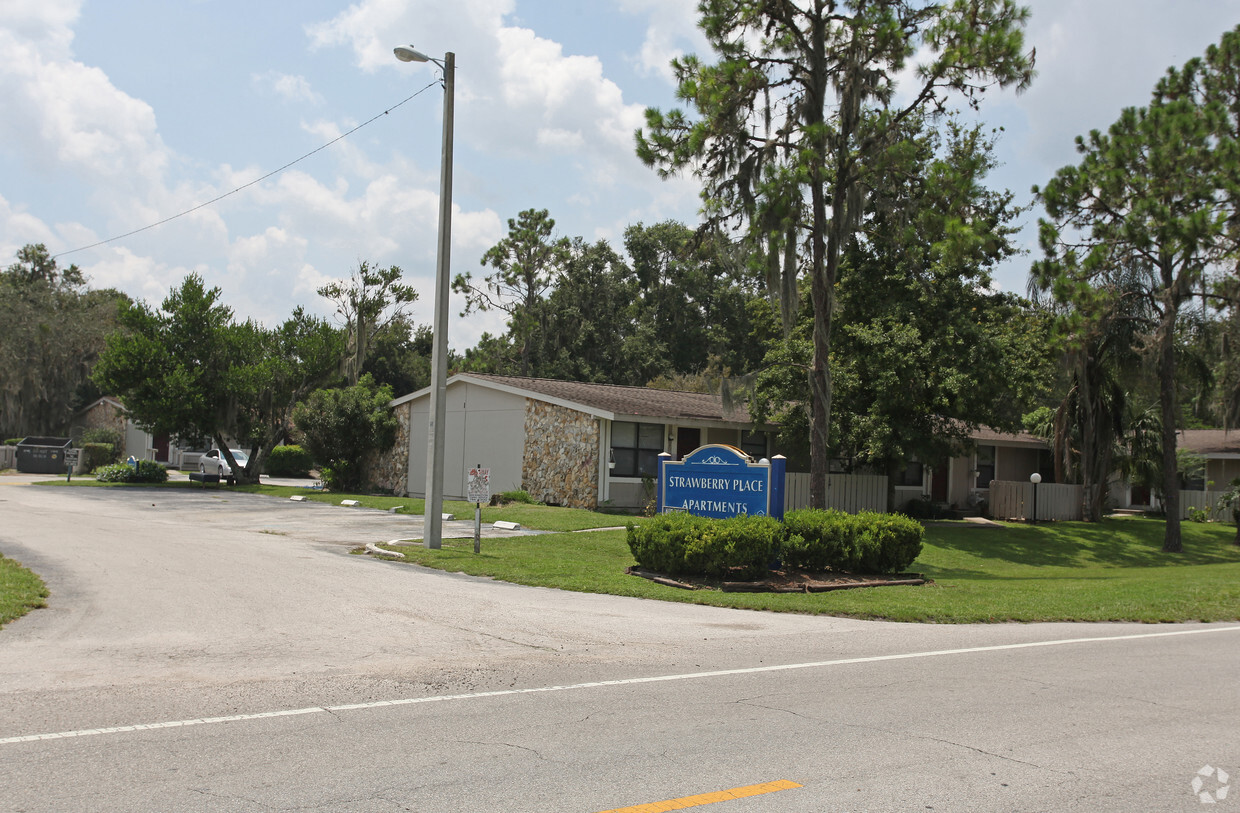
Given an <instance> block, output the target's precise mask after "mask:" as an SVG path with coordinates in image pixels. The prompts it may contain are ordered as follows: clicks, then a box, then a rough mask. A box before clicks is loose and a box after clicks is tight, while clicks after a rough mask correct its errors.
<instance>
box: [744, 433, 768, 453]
mask: <svg viewBox="0 0 1240 813" xmlns="http://www.w3.org/2000/svg"><path fill="white" fill-rule="evenodd" d="M741 451H742V452H744V453H745V454H747V455H749V456H750V457H752V458H753V459H754V460H761V459H762V458H764V457H766V432H758V431H753V432H751V431H749V430H742V431H741Z"/></svg>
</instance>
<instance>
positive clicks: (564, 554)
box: [393, 518, 1240, 623]
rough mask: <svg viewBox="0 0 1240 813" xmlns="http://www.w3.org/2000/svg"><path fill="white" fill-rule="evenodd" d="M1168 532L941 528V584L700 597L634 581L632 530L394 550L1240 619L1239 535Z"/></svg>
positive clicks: (970, 600) (523, 577) (1100, 611)
mask: <svg viewBox="0 0 1240 813" xmlns="http://www.w3.org/2000/svg"><path fill="white" fill-rule="evenodd" d="M1162 532H1163V523H1162V522H1161V521H1159V520H1151V519H1144V518H1133V519H1113V520H1107V521H1106V522H1103V523H1101V524H1098V525H1091V524H1086V523H1056V524H1051V525H1039V526H1036V527H1032V526H1026V525H1016V524H1010V525H1005V526H1003V527H1000V528H986V527H976V526H970V525H965V524H950V525H934V526H931V527H929V528H927V530H926V544H925V548H924V550H923V551H922V554H921V556H920V558H918V560H917V562H916V563H915V564H914V565H913V567H912V569H913V570H915V571H918V572H921V573H924V574H926V575H927V576H929V577H930V578H932V579H934V583H933V584H928V585H922V586H917V587H882V588H871V589H864V590H845V591H838V592H833V593H810V594H762V593H756V594H755V593H723V592H720V591H714V590H698V591H688V590H680V589H677V588H674V587H664V586H662V585H658V584H654V583H652V582H650V581H647V580H646V579H641V578H638V577H635V576H628V575H625V573H624V569H625V568H626V567H627V566H629V565H631V564H633V558H632V556H631V555H630V554H629V550H628V546H627V545H626V544H625V534H624V532H623V531H600V532H594V533H574V534H547V535H542V536H531V537H518V538H509V539H484V540H483V543H482V553H481V554H479V555H477V556H475V555H474V553H473V540H446V541H445V542H444V548H443V549H442V550H439V551H431V550H426V549H425V548H422V547H421V546H420V545H418V544H412V545H410V546H407V547H405V546H402V547H398V548H393V549H394V550H400V551H401V552H403V553H405V554H406V556H407V557H409V559H410V560H411V561H413V562H416V563H418V564H422V565H426V566H429V567H434V568H438V569H442V570H450V571H459V572H464V573H471V574H474V575H481V576H491V577H494V578H497V579H502V580H504V581H510V582H516V583H518V584H529V585H539V586H544V587H555V588H560V589H564V590H578V591H583V592H597V593H611V594H615V595H624V596H640V597H643V598H652V599H661V600H664V601H684V602H694V603H699V604H711V605H717V606H723V607H739V608H749V609H757V610H773V611H778V612H804V613H822V614H829V615H845V616H854V617H858V618H884V619H890V620H895V621H923V622H925V621H929V622H943V623H972V622H999V621H1144V622H1163V621H1234V620H1240V547H1237V546H1236V545H1234V544H1232V541H1231V540H1232V537H1233V536H1234V529H1232V528H1231V527H1230V526H1220V525H1214V524H1212V525H1203V524H1195V523H1185V524H1184V544H1185V548H1186V552H1185V553H1182V554H1177V555H1169V554H1164V553H1162V552H1161V550H1160V548H1161V546H1162ZM393 566H394V567H400V566H402V565H401V563H400V562H394V563H393Z"/></svg>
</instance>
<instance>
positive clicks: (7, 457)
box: [0, 446, 17, 469]
mask: <svg viewBox="0 0 1240 813" xmlns="http://www.w3.org/2000/svg"><path fill="white" fill-rule="evenodd" d="M14 468H17V447H16V446H0V469H14Z"/></svg>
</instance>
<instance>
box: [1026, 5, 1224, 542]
mask: <svg viewBox="0 0 1240 813" xmlns="http://www.w3.org/2000/svg"><path fill="white" fill-rule="evenodd" d="M1238 54H1240V29H1236V30H1233V31H1230V32H1228V33H1227V34H1225V35H1224V37H1223V40H1222V43H1221V44H1220V45H1218V46H1212V47H1211V48H1210V49H1209V50H1208V51H1207V53H1206V55H1205V57H1204V58H1196V59H1192V60H1189V61H1188V62H1187V63H1186V64H1185V65H1184V67H1183V68H1174V67H1173V68H1171V69H1169V70H1168V71H1167V73H1166V75H1165V76H1163V78H1162V79H1161V80H1159V82H1158V84H1157V86H1156V87H1155V88H1154V92H1153V96H1152V98H1151V101H1150V104H1149V105H1148V106H1146V107H1142V108H1127V109H1125V110H1124V111H1123V112H1122V113H1121V114H1120V117H1119V119H1117V120H1116V121H1115V123H1114V124H1112V125H1111V126H1110V127H1109V128H1108V129H1107V131H1106V132H1102V131H1099V130H1094V131H1092V132H1090V133H1089V135H1088V136H1087V137H1078V138H1077V141H1076V144H1077V151H1078V152H1079V153H1080V154H1081V161H1080V163H1079V164H1078V165H1076V166H1067V167H1064V168H1062V169H1060V170H1059V171H1058V172H1056V173H1055V177H1054V178H1052V179H1051V180H1050V181H1049V182H1048V183H1047V184H1046V186H1045V187H1043V188H1041V189H1039V188H1037V187H1035V188H1034V192H1035V193H1037V194H1038V195H1039V197H1040V199H1041V201H1042V202H1043V204H1044V205H1045V207H1046V212H1047V218H1045V219H1043V220H1042V221H1041V226H1040V228H1041V234H1040V240H1041V244H1042V248H1043V251H1044V253H1045V258H1044V259H1043V260H1041V261H1039V262H1038V263H1036V264H1035V265H1034V269H1033V273H1034V277H1035V281H1036V283H1037V284H1038V285H1040V286H1041V287H1042V288H1043V289H1046V290H1050V291H1052V292H1053V294H1054V296H1055V297H1056V298H1057V299H1058V300H1060V301H1062V302H1065V303H1071V304H1076V305H1078V306H1082V307H1089V306H1088V305H1087V304H1085V303H1089V302H1091V301H1093V300H1095V299H1096V298H1097V297H1098V296H1099V291H1101V290H1105V288H1106V282H1105V281H1106V280H1107V279H1108V277H1109V276H1110V275H1113V274H1114V273H1115V272H1116V270H1117V269H1124V268H1132V269H1136V270H1138V271H1140V272H1144V274H1145V278H1147V279H1148V281H1149V282H1148V285H1147V286H1146V288H1145V290H1144V295H1145V298H1146V301H1147V304H1148V306H1149V308H1150V309H1151V310H1152V312H1153V313H1154V314H1155V320H1154V321H1155V323H1154V325H1153V330H1152V336H1151V337H1150V343H1151V344H1152V345H1153V346H1154V347H1155V348H1156V364H1157V371H1158V400H1159V406H1160V413H1161V415H1160V417H1161V433H1162V437H1161V446H1162V474H1163V499H1164V507H1165V510H1166V514H1167V530H1166V538H1165V540H1164V545H1163V549H1164V550H1166V551H1168V552H1175V551H1179V550H1181V549H1182V547H1183V543H1182V541H1181V536H1180V502H1179V474H1178V466H1177V456H1176V431H1177V429H1179V418H1180V416H1179V395H1178V376H1179V372H1178V367H1179V358H1178V348H1177V334H1178V331H1179V327H1180V325H1179V320H1180V315H1181V312H1182V310H1183V308H1184V306H1185V303H1186V302H1188V301H1189V300H1190V299H1191V298H1192V297H1193V296H1195V295H1196V294H1197V292H1198V291H1201V290H1203V287H1205V288H1208V287H1209V286H1208V285H1207V277H1208V276H1209V274H1210V273H1211V270H1212V269H1214V270H1221V269H1224V268H1230V269H1232V270H1231V272H1230V273H1231V274H1234V268H1235V265H1234V262H1235V259H1236V257H1237V256H1240V254H1238V252H1237V246H1238V243H1237V237H1240V232H1237V231H1236V228H1235V223H1236V222H1237V219H1236V218H1237V208H1236V207H1237V204H1240V92H1237V82H1236V65H1237V61H1238V60H1237V56H1238Z"/></svg>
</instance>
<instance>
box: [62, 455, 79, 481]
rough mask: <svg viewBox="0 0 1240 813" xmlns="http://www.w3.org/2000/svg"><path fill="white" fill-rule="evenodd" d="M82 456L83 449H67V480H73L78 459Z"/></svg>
mask: <svg viewBox="0 0 1240 813" xmlns="http://www.w3.org/2000/svg"><path fill="white" fill-rule="evenodd" d="M81 454H82V450H81V449H65V480H66V481H72V480H73V470H74V469H76V468H77V464H78V457H79V455H81Z"/></svg>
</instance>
